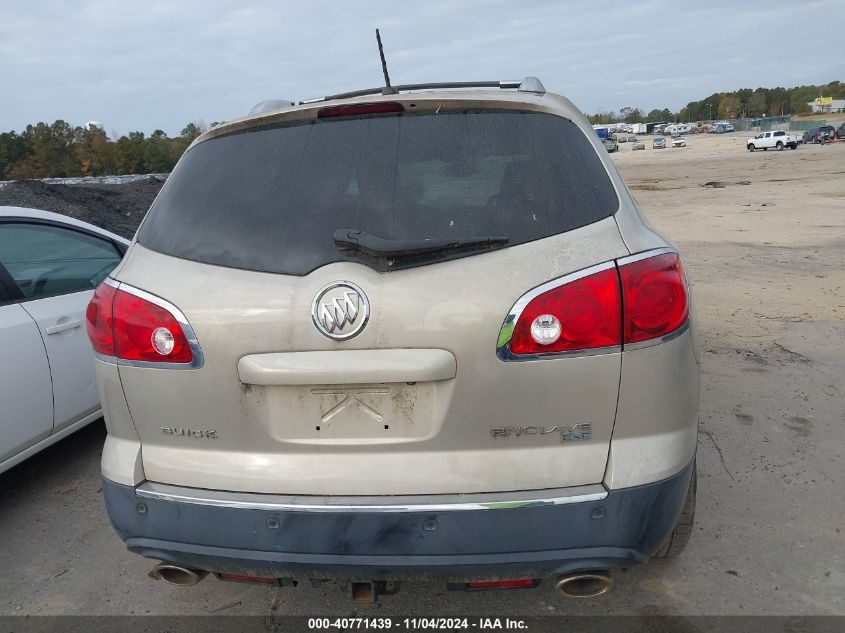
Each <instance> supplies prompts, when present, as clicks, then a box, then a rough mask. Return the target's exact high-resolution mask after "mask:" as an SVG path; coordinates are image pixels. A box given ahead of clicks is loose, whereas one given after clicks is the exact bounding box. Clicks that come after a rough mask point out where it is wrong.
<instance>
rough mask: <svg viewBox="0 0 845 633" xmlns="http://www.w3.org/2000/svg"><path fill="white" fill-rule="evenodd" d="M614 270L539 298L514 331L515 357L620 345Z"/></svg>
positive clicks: (620, 325)
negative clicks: (517, 355) (516, 355)
mask: <svg viewBox="0 0 845 633" xmlns="http://www.w3.org/2000/svg"><path fill="white" fill-rule="evenodd" d="M620 305H621V301H620V294H619V278H618V276H617V275H616V269H615V268H608V269H606V270H602V271H600V272H597V273H594V274H592V275H588V276H586V277H582V278H580V279H576V280H574V281H572V282H569V283H566V284H564V285H562V286H558V287H556V288H552V289H551V290H549V291H547V292H544V293H543V294H540V295H538V296H536V297H534V298H533V299H531V301H530V302H529V303H528V305H526V306H525V309H524V310H523V311H522V314H521V315H520V316H519V320H518V321H517V323H516V326H515V327H514V330H513V336H512V337H511V341H510V345H511V352H513V353H514V354H543V353H549V352H565V351H573V350H583V349H593V348H596V347H609V346H613V345H620V344H621V342H622V340H621V336H622V310H621V307H620Z"/></svg>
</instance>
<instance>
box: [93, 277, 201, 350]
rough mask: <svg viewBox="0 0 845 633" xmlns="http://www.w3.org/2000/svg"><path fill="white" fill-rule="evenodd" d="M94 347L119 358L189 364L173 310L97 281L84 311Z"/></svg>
mask: <svg viewBox="0 0 845 633" xmlns="http://www.w3.org/2000/svg"><path fill="white" fill-rule="evenodd" d="M85 316H86V327H87V329H88V338H89V339H90V340H91V346H92V347H93V348H94V351H95V352H97V353H98V354H102V355H104V356H108V357H113V358H115V359H119V360H127V361H135V362H142V363H143V362H151V363H178V364H189V363H192V362H193V361H194V354H193V351H192V350H191V346H190V343H189V342H188V338H187V336H186V335H185V331H184V329H183V328H182V325H181V324H180V323H179V321H178V320H177V318H176V315H175V314H174V313H173V311H171V310H169V309H167V308H165V307H163V306H162V305H158V304H156V303H154V302H153V301H150V300H148V299H145V298H144V297H141V296H138V295H135V294H132V293H131V292H127V291H126V290H123V289H116V288H115V287H114V286H111V285H109V284H105V283H103V284H100V286H99V287H98V288H97V290H96V291H95V292H94V297H93V298H92V299H91V302H90V303H89V304H88V308H87V310H86V312H85Z"/></svg>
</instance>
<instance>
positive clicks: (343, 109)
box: [317, 101, 405, 119]
mask: <svg viewBox="0 0 845 633" xmlns="http://www.w3.org/2000/svg"><path fill="white" fill-rule="evenodd" d="M404 111H405V106H403V105H402V104H401V103H396V102H394V101H384V102H382V103H358V104H353V105H345V106H335V107H333V108H321V109H320V110H319V111H318V112H317V118H318V119H330V118H332V117H336V116H361V115H364V114H389V113H391V112H404Z"/></svg>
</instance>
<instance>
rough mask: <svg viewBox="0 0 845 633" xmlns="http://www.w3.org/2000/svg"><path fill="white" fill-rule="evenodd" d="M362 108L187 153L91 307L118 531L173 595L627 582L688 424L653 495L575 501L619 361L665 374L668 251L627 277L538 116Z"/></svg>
mask: <svg viewBox="0 0 845 633" xmlns="http://www.w3.org/2000/svg"><path fill="white" fill-rule="evenodd" d="M361 101H362V99H359V100H358V101H354V100H353V102H351V103H344V104H343V105H339V106H336V105H333V104H329V105H320V106H314V105H311V106H303V107H299V108H292V109H290V110H287V111H285V112H281V113H278V114H275V115H268V116H263V117H254V118H252V119H246V120H243V121H241V122H234V123H233V124H229V125H227V126H221V128H215V130H213V131H212V133H209V134H207V135H206V136H204V137H202V138H201V139H199V140H198V142H197V143H196V144H195V145H193V146H192V148H190V149H189V150H188V152H187V153H186V154H185V156H184V157H183V158H182V160H181V161H180V163H179V165H178V166H177V168H176V170H175V171H174V173H173V175H172V176H171V177H170V178H169V179H168V182H167V184H166V185H165V187H164V188H163V189H162V192H161V194H160V195H159V197H158V198H157V200H156V202H155V203H154V205H153V207H152V208H151V210H150V212H149V214H148V217H147V218H146V220H145V222H144V224H143V225H142V227H141V229H140V230H139V232H138V235H137V237H136V242H135V243H134V244H133V246H132V248H131V250H130V252H129V253H128V254H127V256H126V258H125V259H124V262H123V264H122V265H121V267H120V268H119V269H118V270H117V271H115V273H114V274H113V279H111V280H109V281H108V283H107V284H105V285H103V286H101V287H100V289H99V290H98V292H97V296H95V299H94V301H93V302H92V306H91V307H90V308H89V330H91V331H92V341H93V344H94V348H95V351H96V352H97V354H98V358H99V360H98V361H97V367H98V375H99V380H100V387H101V395H102V399H103V403H104V409H105V411H106V417H107V423H108V425H109V438H108V440H107V445H106V449H105V451H104V456H103V473H104V477H105V483H104V491H105V493H106V499H107V504H108V507H109V514H110V517H111V518H112V521H113V522H114V524H115V527H116V528H117V530H118V532H120V534H121V535H122V536H123V538H124V539H125V540H126V543H127V545H128V546H129V547H130V549H133V550H135V551H138V552H140V553H143V554H144V555H146V556H150V557H152V558H157V559H160V560H163V561H168V562H170V563H172V564H174V565H175V566H176V567H177V568H178V569H185V570H188V571H190V570H195V569H199V570H210V571H215V572H219V573H228V574H230V575H231V574H234V575H239V574H240V575H247V576H253V577H256V576H257V577H262V578H292V577H295V576H299V575H307V576H311V577H317V578H328V577H341V578H353V579H354V578H358V579H366V580H370V579H377V580H389V579H401V578H407V577H409V576H423V577H431V576H437V577H441V578H446V579H449V580H456V581H465V580H466V579H473V578H474V579H485V580H489V579H491V578H494V579H495V578H502V577H503V575H504V576H506V577H511V578H512V577H513V576H514V575H517V576H518V577H520V578H529V579H533V578H541V577H546V576H552V575H558V574H561V573H565V572H568V571H573V570H584V569H605V568H608V567H613V566H619V565H623V564H628V563H630V562H633V561H642V560H645V558H647V557H648V556H649V555H650V554H652V553H653V552H654V551H656V549H657V548H658V547H659V546H660V544H661V543H662V542H663V541H664V540H665V538H666V536H667V535H668V534H669V532H670V531H671V529H672V526H673V524H674V522H675V520H676V519H677V516H678V513H679V511H680V506H681V505H682V504H683V500H684V497H685V496H686V493H687V488H688V482H689V478H690V469H689V468H684V467H683V466H684V465H686V464H688V463H689V462H690V461H691V457H692V452H691V451H690V449H689V446H690V444H689V432H688V430H687V428H686V427H688V426H689V422H688V420H686V419H684V420H679V419H675V420H672V422H671V423H670V424H669V425H668V426H669V427H671V428H670V429H669V431H670V432H671V433H672V434H674V436H673V437H674V438H675V439H665V438H664V443H665V446H667V447H670V448H673V447H678V446H683V450H684V451H686V455H685V456H682V457H681V459H682V460H683V461H682V462H678V459H677V457H673V458H672V460H671V462H672V463H671V465H669V466H667V467H666V468H663V465H661V464H658V465H656V466H655V468H656V469H657V471H658V473H659V474H660V475H661V477H662V479H661V481H660V483H659V484H656V485H655V484H654V483H653V482H654V481H656V478H652V479H649V475H648V474H646V473H645V472H644V470H643V468H642V467H640V471H639V472H637V471H636V469H634V470H631V471H629V472H627V473H626V474H623V471H622V470H619V471H617V473H616V474H615V477H616V481H617V482H619V483H620V484H621V486H622V487H624V486H626V485H627V487H626V488H625V490H624V491H622V490H620V491H610V492H609V491H608V486H606V485H603V482H605V483H612V480H608V475H609V472H608V468H609V465H608V455H609V454H610V455H611V456H612V460H611V461H612V463H613V466H614V467H616V466H619V465H625V464H626V460H625V459H624V458H622V456H619V457H618V458H617V457H616V455H615V454H614V452H613V450H612V448H611V435H612V434H613V433H614V420H615V419H616V417H617V416H616V411H617V404H618V400H619V398H620V380H621V378H622V373H623V365H624V360H623V356H624V355H625V354H628V352H626V353H625V354H623V351H622V350H623V345H628V344H631V345H632V346H637V347H643V343H645V344H646V346H653V345H654V343H655V342H662V344H661V346H660V349H665V350H669V353H668V356H666V357H665V358H663V357H661V359H655V358H651V360H649V359H648V358H646V362H645V364H644V366H643V369H645V370H646V371H649V370H650V371H655V370H662V371H665V368H666V367H667V363H668V364H669V365H672V364H673V363H677V362H681V363H684V364H685V365H684V369H683V370H682V371H681V372H680V373H681V374H683V376H681V377H686V376H687V374H689V373H690V372H691V371H692V370H688V369H687V366H688V365H689V362H688V361H689V360H690V359H691V358H692V348H693V346H692V342H691V339H690V333H689V331H688V329H689V328H688V325H687V324H688V316H687V314H688V313H687V308H688V306H687V299H686V296H687V295H686V286H685V283H686V282H685V280H684V277H683V271H682V269H681V268H680V262H679V260H678V258H677V255H676V254H674V251H672V249H669V248H663V249H662V250H658V249H654V248H653V249H651V250H649V251H648V252H647V254H646V256H645V257H643V256H636V257H633V258H631V257H629V253H630V252H631V251H630V249H629V248H628V246H627V245H626V243H625V241H623V239H622V236H621V235H620V228H619V226H618V225H617V220H616V218H615V217H614V214H615V213H617V212H618V210H619V209H620V195H621V194H626V192H625V191H624V187H621V183H620V182H614V181H615V180H617V179H618V176H616V175H615V172H612V171H611V170H612V166H610V164H609V163H608V162H607V158H606V156H602V155H601V154H599V151H601V152H602V153H604V152H603V150H602V149H601V146H600V145H599V144H598V142H597V141H596V140H595V139H593V138H592V136H593V135H591V134H589V135H588V133H587V130H588V129H589V128H588V127H587V126H586V125H585V123H584V122H583V121H581V120H580V116H578V115H576V114H573V113H571V112H570V111H569V109H571V104H569V103H568V102H567V101H565V100H564V99H562V98H559V97H554V96H553V95H544V94H541V93H538V94H534V93H525V94H523V93H519V94H518V95H516V96H502V95H501V94H496V93H485V92H477V93H471V96H468V95H466V94H461V93H432V94H400V95H391V96H390V98H389V100H388V98H387V97H385V98H381V99H374V100H372V102H371V103H370V102H361ZM561 111H565V112H566V114H567V115H568V116H569V117H571V118H572V119H575V120H576V121H577V122H573V120H570V118H567V117H566V116H561ZM631 204H632V203H631V202H630V199H629V198H627V194H626V195H625V196H624V198H623V206H625V205H631ZM651 235H653V234H651ZM649 239H651V240H652V243H653V244H654V245H655V246H658V245H660V246H664V245H665V242H663V241H662V240H659V239H656V238H649ZM626 258H627V259H626ZM649 279H650V280H652V281H653V280H655V279H657V280H658V281H660V282H661V283H663V282H664V281H665V284H666V288H664V291H665V292H664V295H665V297H668V300H670V301H674V302H675V303H674V305H675V307H674V309H673V311H670V312H671V314H669V315H668V316H667V315H666V314H663V315H662V316H661V317H660V318H663V317H666V318H665V319H664V321H665V322H660V323H656V322H653V321H654V318H653V317H654V315H651V317H649V315H648V314H646V312H647V310H648V306H647V305H646V303H648V301H647V300H645V299H641V300H640V301H639V304H637V302H636V301H635V298H636V297H637V296H640V297H646V295H645V294H643V293H640V295H638V294H637V293H638V286H637V284H641V283H645V282H644V280H649ZM661 280H662V281H661ZM666 280H668V281H666ZM679 289H680V290H679ZM666 293H668V294H666ZM672 293H675V294H674V295H673V294H672ZM678 293H680V294H678ZM676 295H677V296H676ZM681 295H682V296H681ZM665 297H664V298H665ZM658 298H659V297H658ZM646 299H647V298H646ZM626 301H627V302H630V305H628V304H625V302H626ZM623 305H624V306H625V309H623ZM637 305H639V306H640V312H639V313H632V312H631V310H632V309H634V308H636V306H637ZM644 305H645V306H646V307H645V308H643V307H642V306H644ZM644 310H645V312H644ZM664 312H665V310H664ZM644 314H645V317H643V315H644ZM644 318H645V319H646V321H647V318H652V322H646V321H643V319H644ZM638 319H639V320H638ZM659 320H660V319H658V321H659ZM643 323H645V326H643V327H644V328H645V329H643V327H640V326H641V325H642V324H643ZM637 324H640V325H637ZM638 328H639V329H638ZM104 332H105V334H104ZM670 339H671V340H670ZM670 348H671V349H670ZM675 348H677V349H675ZM626 349H627V348H626ZM652 349H656V348H653V347H652ZM672 350H674V351H672ZM643 353H644V354H643V356H642V357H643V358H645V357H646V356H647V355H649V353H648V352H647V351H646V350H645V349H644V350H643ZM654 356H655V354H654V353H653V352H652V353H650V357H654ZM679 358H680V360H679ZM649 362H650V363H651V365H649ZM693 366H695V362H694V361H693ZM695 371H696V372H697V366H696V367H695ZM677 377H678V376H677V375H676V376H674V377H671V378H672V380H675V379H676V378H677ZM694 382H695V384H696V385H697V373H696V379H695V381H694ZM657 387H659V385H658V386H655V387H654V388H655V390H656V389H657ZM691 392H692V390H691V388H690V389H685V390H684V391H683V393H681V395H680V396H678V395H674V396H673V395H670V396H668V399H669V401H670V402H669V404H668V405H666V404H664V405H662V407H663V412H664V413H665V412H666V410H667V409H669V410H670V411H669V412H670V413H672V414H673V415H674V413H675V409H681V408H682V407H684V406H687V407H688V405H689V403H690V401H691V395H690V394H691ZM696 392H697V388H696ZM623 395H624V394H623ZM645 395H646V396H648V395H649V394H648V393H646V394H645ZM673 398H674V399H675V400H677V406H676V405H673V404H672V400H673ZM637 406H642V405H637ZM673 406H674V409H673ZM687 415H688V414H687ZM638 416H639V413H637V417H638ZM617 424H618V422H617ZM658 426H659V425H658ZM676 427H677V428H676ZM662 431H663V429H660V428H658V429H657V433H656V435H660V434H661V433H662ZM635 435H636V434H635ZM622 439H623V441H624V439H625V438H624V432H623V433H622ZM631 439H633V440H636V439H637V438H636V437H633V438H631ZM658 441H659V438H658ZM673 442H674V444H673ZM141 446H143V450H140V447H141ZM692 446H693V447H694V440H693V443H692ZM692 450H694V448H693V449H692ZM642 455H643V457H648V454H647V452H644V453H642ZM664 461H665V460H664ZM655 464H657V462H655ZM678 464H680V465H678ZM661 468H662V469H663V470H662V471H661V470H660V469H661ZM638 477H639V478H640V479H643V478H645V480H643V481H640V480H638V479H637V478H638ZM641 483H648V484H652V485H647V486H638V484H641ZM644 516H647V517H648V521H643V520H642V517H644ZM191 573H193V572H191Z"/></svg>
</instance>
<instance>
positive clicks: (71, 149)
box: [0, 120, 215, 180]
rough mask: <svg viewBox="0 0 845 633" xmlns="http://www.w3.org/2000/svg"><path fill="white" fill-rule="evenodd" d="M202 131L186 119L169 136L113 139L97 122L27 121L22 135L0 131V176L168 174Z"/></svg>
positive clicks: (137, 135) (131, 135)
mask: <svg viewBox="0 0 845 633" xmlns="http://www.w3.org/2000/svg"><path fill="white" fill-rule="evenodd" d="M213 125H215V124H214V123H213V124H212V126H213ZM206 129H207V126H206V125H205V124H204V123H202V122H198V123H189V124H188V125H186V126H185V127H184V128H183V129H182V132H181V133H180V134H179V136H176V137H174V138H170V137H168V136H167V134H165V133H164V132H163V131H162V130H156V131H155V132H153V133H152V134H150V136H145V135H144V133H143V132H129V133H128V134H126V135H124V136H121V137H120V138H118V139H117V140H112V139H110V138H109V137H108V136H107V135H106V133H105V131H104V130H103V129H102V128H100V127H98V126H96V125H88V126H86V127H81V126H76V127H74V126H72V125H70V124H69V123H67V122H66V121H62V120H58V121H55V122H53V123H52V124H47V123H37V124H36V125H28V126H26V129H25V130H24V131H23V132H21V133H17V132H14V131H12V132H3V133H0V180H19V179H27V178H63V177H71V176H109V175H115V174H148V173H157V172H169V171H170V170H171V169H173V166H174V165H175V164H176V161H177V160H179V157H180V156H182V154H183V153H184V152H185V150H186V149H187V148H188V145H190V144H191V142H192V141H193V140H194V139H195V138H196V137H197V136H199V135H200V134H201V133H202V132H204V131H205V130H206Z"/></svg>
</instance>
